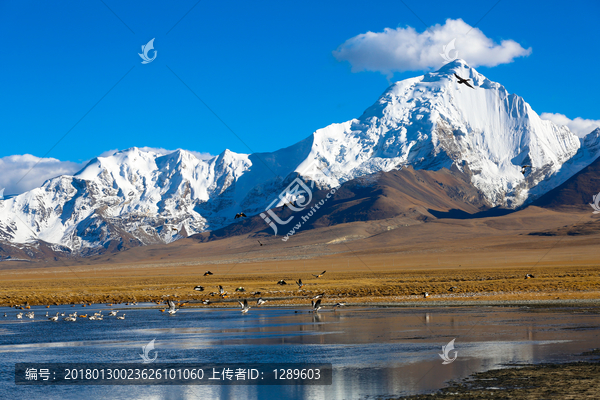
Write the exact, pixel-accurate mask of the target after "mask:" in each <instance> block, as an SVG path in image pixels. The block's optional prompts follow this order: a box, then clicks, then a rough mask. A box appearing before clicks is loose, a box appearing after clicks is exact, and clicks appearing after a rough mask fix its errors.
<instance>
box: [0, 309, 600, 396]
mask: <svg viewBox="0 0 600 400" xmlns="http://www.w3.org/2000/svg"><path fill="white" fill-rule="evenodd" d="M100 309H102V310H103V311H104V313H105V314H107V310H109V308H108V307H106V306H98V307H96V308H94V307H87V308H85V309H84V308H81V307H76V308H72V307H70V306H63V307H52V308H51V309H49V310H48V309H46V308H45V307H32V310H34V311H35V312H36V318H35V319H34V320H29V319H23V320H17V319H16V317H15V315H16V313H17V312H16V310H13V309H9V308H1V309H0V398H11V399H21V398H22V399H37V398H45V399H81V398H86V399H107V398H115V399H121V398H122V399H199V398H202V399H282V398H285V399H323V398H327V399H328V400H334V399H366V398H374V397H386V396H390V397H391V396H400V395H408V394H415V393H425V392H429V391H433V390H435V389H438V388H441V387H443V386H444V385H445V382H447V381H449V380H451V379H462V378H464V377H467V376H469V375H470V374H472V373H474V372H479V371H484V370H487V369H491V368H501V367H503V366H506V365H507V364H520V363H539V362H564V361H572V360H583V359H585V357H582V356H574V355H576V354H579V353H582V352H584V351H588V350H590V349H592V348H594V347H599V346H598V345H599V344H600V340H599V339H600V338H599V334H600V315H598V314H596V313H594V312H589V311H587V310H584V309H575V308H564V309H557V308H553V309H549V310H542V309H528V308H504V307H462V308H432V309H423V308H394V307H390V308H355V307H347V308H344V309H339V310H338V311H335V312H334V311H332V310H330V309H327V310H322V311H320V312H319V313H318V314H313V313H310V312H308V311H307V308H305V309H303V310H301V309H300V308H275V307H272V308H252V310H250V312H249V313H248V314H241V313H240V312H239V310H238V309H208V308H203V309H189V308H188V309H182V310H180V311H179V312H178V313H177V314H176V315H175V316H168V315H166V314H163V313H160V312H159V311H157V310H156V309H145V308H140V307H137V308H132V307H123V308H119V309H120V310H123V311H125V313H126V319H125V320H117V319H115V318H114V317H105V318H104V320H103V321H89V320H87V319H83V318H80V319H78V320H77V321H76V322H66V321H62V320H61V321H59V322H51V321H48V320H47V319H46V318H45V316H44V315H45V314H46V311H49V312H50V315H54V313H56V311H65V312H67V313H71V312H74V311H78V312H79V313H82V312H85V313H87V314H91V313H93V312H94V311H98V310H100ZM28 311H31V310H28ZM296 311H299V312H298V313H297V312H296ZM4 312H7V313H8V315H9V317H7V318H3V317H2V315H3V314H4ZM121 313H122V312H121ZM454 338H455V339H456V340H455V344H454V346H455V349H456V351H457V358H456V360H455V361H454V362H452V363H450V364H446V365H444V364H442V359H441V358H440V356H439V355H438V353H441V352H442V346H443V345H446V344H447V343H448V342H449V341H450V340H452V339H454ZM152 339H156V341H155V350H156V354H157V360H156V361H155V362H154V363H153V364H152V365H153V366H156V365H159V364H160V363H161V362H162V363H165V362H178V363H231V364H232V366H234V367H235V366H236V365H239V364H240V363H245V362H258V363H282V362H286V363H287V362H289V363H331V364H333V383H332V385H330V386H301V385H294V386H197V385H195V386H192V385H181V386H92V385H86V386H81V385H78V386H56V385H55V386H43V387H42V386H25V385H16V384H15V383H14V382H15V377H14V368H15V363H18V362H61V363H67V362H73V363H74V362H79V363H82V362H85V363H94V362H119V363H124V362H125V363H138V364H139V363H140V361H141V358H140V354H141V353H142V346H144V345H146V344H147V343H148V342H150V341H151V340H152ZM153 354H154V353H153ZM450 354H451V355H452V354H454V353H453V352H451V353H450ZM140 365H141V364H140ZM145 365H146V366H147V365H148V364H145Z"/></svg>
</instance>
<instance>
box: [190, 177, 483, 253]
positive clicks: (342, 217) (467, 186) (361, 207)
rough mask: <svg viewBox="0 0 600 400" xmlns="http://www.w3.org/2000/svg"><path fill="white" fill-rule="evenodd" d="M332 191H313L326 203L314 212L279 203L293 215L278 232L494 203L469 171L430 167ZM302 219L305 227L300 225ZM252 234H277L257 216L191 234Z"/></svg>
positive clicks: (421, 216)
mask: <svg viewBox="0 0 600 400" xmlns="http://www.w3.org/2000/svg"><path fill="white" fill-rule="evenodd" d="M307 184H308V183H307ZM330 193H331V191H330V190H329V189H327V190H319V191H317V192H315V193H314V194H313V201H312V203H311V205H314V204H320V203H321V202H322V203H323V204H322V205H321V206H320V207H319V208H318V210H317V209H315V210H314V211H313V212H312V213H311V210H312V207H307V208H305V209H304V210H302V211H298V212H294V211H292V210H290V209H289V208H288V207H286V208H282V207H279V208H277V209H276V210H275V213H276V215H277V216H278V217H279V218H280V219H281V220H283V221H287V220H289V219H290V218H291V220H290V222H288V223H287V224H285V225H279V226H278V227H277V229H278V232H277V233H278V235H279V236H280V237H281V238H283V237H284V236H285V235H286V234H287V233H289V232H290V230H294V232H298V231H302V230H307V229H314V228H322V227H326V226H333V225H338V224H344V223H348V222H355V221H373V220H383V219H388V218H394V217H398V216H403V217H406V218H409V219H413V220H418V221H424V220H427V219H435V217H434V215H432V213H431V212H430V211H432V210H436V211H440V212H448V211H450V210H460V211H462V212H463V213H465V214H475V213H477V212H479V211H483V210H487V209H489V208H490V207H491V205H490V204H489V203H488V202H487V201H486V199H485V196H483V194H482V193H481V192H479V191H478V190H477V189H476V188H475V187H473V185H472V184H471V183H470V182H469V180H468V176H466V175H465V174H464V173H462V172H460V171H458V170H457V169H455V170H454V171H450V170H447V169H445V168H443V169H441V170H439V171H426V170H414V169H413V168H403V169H402V170H399V171H398V170H393V171H390V172H380V173H377V174H373V175H369V176H365V177H360V178H357V179H354V180H352V181H349V182H346V183H344V184H343V185H341V186H340V187H339V188H337V190H336V191H335V193H334V194H333V195H331V196H330V198H327V195H328V194H330ZM303 221H304V222H303ZM297 224H301V226H300V227H299V228H297V229H294V227H295V226H296V225H297ZM249 233H255V234H256V235H257V238H260V237H261V236H264V235H269V236H270V235H273V234H274V231H273V230H272V228H270V227H269V226H267V225H266V224H265V221H264V220H263V219H262V218H261V217H260V216H258V215H257V216H251V217H249V218H246V219H243V220H239V221H237V222H235V223H233V224H231V225H228V226H226V227H223V228H220V229H217V230H214V231H211V232H205V233H200V234H197V235H193V236H191V238H192V239H195V240H198V241H200V242H206V241H211V240H218V239H223V238H227V237H231V236H238V235H246V234H249Z"/></svg>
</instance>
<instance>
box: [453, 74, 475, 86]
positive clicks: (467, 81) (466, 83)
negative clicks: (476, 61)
mask: <svg viewBox="0 0 600 400" xmlns="http://www.w3.org/2000/svg"><path fill="white" fill-rule="evenodd" d="M454 76H455V77H456V78H457V79H458V83H459V84H461V83H463V84H465V85H467V86H468V87H470V88H471V89H475V88H474V87H473V86H471V84H470V83H469V81H470V80H471V79H469V78H467V79H463V78H461V77H460V76H458V75H456V74H454Z"/></svg>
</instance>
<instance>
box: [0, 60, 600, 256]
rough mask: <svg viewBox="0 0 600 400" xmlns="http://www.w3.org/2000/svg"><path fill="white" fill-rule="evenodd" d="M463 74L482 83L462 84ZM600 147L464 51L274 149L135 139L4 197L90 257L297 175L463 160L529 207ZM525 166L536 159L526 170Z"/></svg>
mask: <svg viewBox="0 0 600 400" xmlns="http://www.w3.org/2000/svg"><path fill="white" fill-rule="evenodd" d="M455 73H456V74H458V75H459V76H461V77H463V78H469V79H471V82H472V83H473V86H474V89H471V88H468V87H466V86H464V85H459V84H458V83H457V82H456V79H455V78H454V74H455ZM598 155H600V130H598V129H597V130H596V131H594V132H591V133H590V134H589V135H587V136H586V137H585V138H583V139H579V138H577V137H576V136H575V135H574V134H573V133H571V132H570V131H569V130H568V128H566V127H564V126H558V125H555V124H554V123H552V122H550V121H544V120H541V118H540V117H539V116H538V115H537V114H536V113H535V112H534V111H533V110H532V109H531V107H530V106H529V104H527V103H526V102H525V101H524V100H523V99H522V98H521V97H519V96H517V95H515V94H509V93H508V91H506V89H505V88H504V87H503V86H502V85H501V84H499V83H496V82H492V81H491V80H489V79H487V78H486V77H485V76H483V75H482V74H480V73H478V72H477V71H476V70H475V69H473V68H471V67H469V66H468V64H467V63H466V62H464V61H463V60H455V61H454V62H451V63H448V64H446V65H445V66H443V67H442V68H441V69H440V70H438V71H436V72H431V73H427V74H425V75H422V76H419V77H414V78H409V79H406V80H403V81H399V82H396V83H394V84H392V85H391V86H390V87H389V88H388V89H387V90H386V91H385V92H384V93H383V94H382V95H381V96H380V97H379V99H378V100H377V101H376V102H375V103H374V104H373V105H372V106H370V107H369V108H367V109H366V110H365V112H364V113H363V114H362V115H361V116H360V117H359V118H358V119H352V120H350V121H346V122H342V123H336V124H331V125H329V126H327V127H325V128H322V129H319V130H317V131H315V132H314V133H313V134H312V135H311V136H309V137H307V138H306V139H304V140H301V141H300V142H298V143H295V144H293V145H291V146H288V147H286V148H283V149H280V150H277V151H275V152H271V153H254V154H238V153H234V152H232V151H230V150H227V149H226V150H224V151H223V152H222V153H221V154H219V155H218V156H215V157H213V158H211V159H209V160H201V159H199V158H197V157H195V156H194V155H193V154H192V153H190V152H188V151H185V150H181V149H180V150H177V151H174V152H172V153H169V154H158V153H155V152H153V151H142V150H140V149H139V148H136V147H133V148H130V149H127V150H123V151H120V152H116V153H114V154H112V155H110V156H107V157H97V158H94V159H92V160H90V162H88V164H87V165H86V166H85V167H84V168H82V169H81V170H80V171H79V172H77V173H76V174H75V175H73V176H60V177H57V178H53V179H50V180H47V181H46V182H44V184H43V185H42V186H41V187H39V188H35V189H33V190H31V191H28V192H26V193H23V194H21V195H18V196H12V197H11V198H9V199H6V200H3V201H0V241H2V243H4V244H6V245H11V244H13V245H27V246H32V247H35V246H36V243H45V245H44V246H46V245H47V246H49V247H52V246H53V245H56V246H59V247H57V249H59V250H57V251H64V250H63V249H65V248H66V249H69V251H68V252H67V253H71V254H76V255H82V256H89V255H93V254H97V253H101V252H105V251H118V250H121V249H124V248H129V247H132V246H139V245H148V244H158V243H170V242H172V241H174V240H178V239H180V238H182V237H185V236H189V235H193V234H198V233H201V232H205V231H214V230H217V229H220V228H222V227H225V226H228V225H229V224H231V223H232V222H234V215H235V214H236V213H238V212H240V211H244V212H245V213H246V214H248V215H257V214H259V213H261V212H263V211H265V210H266V209H269V208H274V207H278V206H281V205H283V203H284V201H290V200H294V199H295V198H294V196H293V195H292V196H291V197H289V196H284V198H281V197H278V195H279V194H280V193H281V192H282V190H283V189H284V188H286V187H287V186H288V185H289V184H291V183H292V182H294V180H295V179H296V178H298V177H301V178H302V180H303V181H304V182H307V183H310V185H314V187H316V188H317V189H328V188H335V187H339V186H340V185H343V184H344V183H346V182H349V181H352V180H354V179H357V178H360V177H363V176H368V175H372V174H375V173H379V172H390V171H392V170H395V169H398V168H405V167H408V166H411V167H413V168H414V169H416V170H431V171H440V170H442V169H444V168H445V169H447V170H452V169H455V170H457V171H460V172H461V173H462V174H464V175H465V176H466V177H467V179H468V180H469V181H470V184H471V185H472V186H473V187H474V188H475V189H477V190H478V191H479V192H480V193H481V194H482V195H483V197H484V198H485V201H486V203H488V204H489V205H490V207H508V208H518V207H521V206H523V205H524V204H528V203H531V202H533V201H534V200H535V199H536V198H539V197H541V196H542V195H544V194H545V193H547V192H549V191H550V190H552V189H554V188H556V187H557V186H559V185H560V184H562V183H564V182H565V181H567V180H568V179H569V178H571V177H572V176H573V175H575V174H576V173H577V172H578V171H580V170H581V169H583V168H585V167H586V166H588V165H589V164H590V163H591V161H593V160H594V159H596V158H597V156H598ZM524 164H527V165H531V166H532V168H530V169H528V170H526V171H525V173H522V172H521V166H522V165H524ZM316 166H320V167H321V168H324V169H326V170H327V171H328V173H327V174H324V173H321V172H320V171H319V170H318V169H316ZM266 226H267V225H266V224H265V227H266Z"/></svg>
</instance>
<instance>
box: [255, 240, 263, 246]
mask: <svg viewBox="0 0 600 400" xmlns="http://www.w3.org/2000/svg"><path fill="white" fill-rule="evenodd" d="M256 241H257V242H258V244H260V245H261V246H264V244H262V243H261V242H260V240H258V239H257V240H256Z"/></svg>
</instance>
